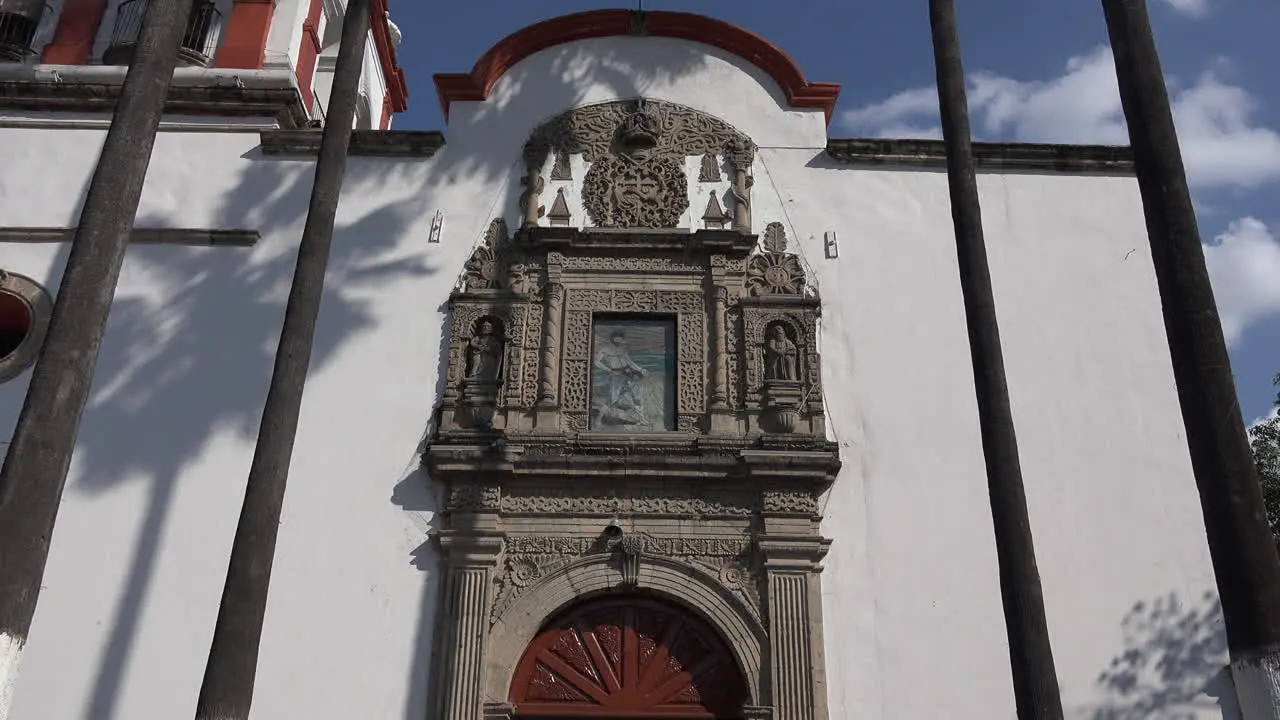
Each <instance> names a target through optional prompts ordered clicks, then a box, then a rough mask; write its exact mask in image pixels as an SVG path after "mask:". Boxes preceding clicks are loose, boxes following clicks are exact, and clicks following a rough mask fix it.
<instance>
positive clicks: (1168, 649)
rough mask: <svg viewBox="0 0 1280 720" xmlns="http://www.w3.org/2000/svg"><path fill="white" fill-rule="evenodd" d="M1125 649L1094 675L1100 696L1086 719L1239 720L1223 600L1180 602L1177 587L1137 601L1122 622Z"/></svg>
mask: <svg viewBox="0 0 1280 720" xmlns="http://www.w3.org/2000/svg"><path fill="white" fill-rule="evenodd" d="M1121 628H1122V630H1123V633H1124V640H1125V646H1126V649H1125V651H1124V652H1122V653H1121V654H1120V655H1117V656H1116V657H1114V658H1112V660H1111V663H1110V665H1109V666H1108V667H1107V668H1106V669H1105V670H1103V671H1102V672H1101V673H1099V674H1098V678H1097V686H1098V688H1099V689H1100V690H1101V691H1102V693H1103V695H1104V696H1105V698H1106V699H1105V700H1103V701H1102V702H1101V703H1099V704H1098V706H1097V707H1095V708H1093V709H1092V710H1090V711H1087V712H1086V713H1083V714H1082V715H1081V717H1085V718H1088V720H1152V719H1153V718H1160V719H1161V720H1200V718H1206V717H1215V718H1216V717H1222V718H1225V719H1226V720H1236V719H1237V718H1239V717H1240V709H1239V707H1238V705H1237V704H1236V696H1235V686H1234V684H1233V683H1232V681H1231V675H1230V670H1229V668H1228V667H1227V665H1226V658H1227V645H1226V634H1225V632H1224V629H1223V619H1222V605H1221V603H1220V602H1219V601H1218V597H1217V595H1216V594H1215V593H1212V592H1206V593H1205V594H1204V595H1202V596H1201V597H1200V598H1199V599H1197V600H1192V601H1189V602H1188V601H1183V600H1181V599H1180V598H1179V597H1178V596H1177V595H1176V594H1175V593H1169V594H1168V595H1165V596H1162V597H1157V598H1155V599H1152V600H1149V601H1139V602H1137V603H1134V605H1133V607H1132V608H1131V609H1130V610H1129V612H1128V613H1127V614H1126V615H1125V617H1124V619H1123V620H1122V621H1121Z"/></svg>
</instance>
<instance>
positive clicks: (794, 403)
mask: <svg viewBox="0 0 1280 720" xmlns="http://www.w3.org/2000/svg"><path fill="white" fill-rule="evenodd" d="M761 349H762V351H763V355H764V386H763V387H762V388H761V390H762V393H761V396H762V399H763V401H764V408H765V410H766V412H765V413H764V415H763V416H762V417H761V421H762V422H763V423H764V426H765V428H766V429H767V430H769V431H770V432H778V433H791V432H795V430H796V427H797V426H798V425H799V422H800V403H801V398H802V396H803V390H804V388H803V385H802V383H801V382H800V372H799V371H800V349H799V347H798V346H797V345H796V343H795V340H793V339H792V337H791V334H790V333H789V332H788V328H787V324H786V323H784V322H773V323H770V324H769V326H768V328H766V330H765V336H764V347H763V348H761Z"/></svg>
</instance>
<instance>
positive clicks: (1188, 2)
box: [1164, 0, 1213, 18]
mask: <svg viewBox="0 0 1280 720" xmlns="http://www.w3.org/2000/svg"><path fill="white" fill-rule="evenodd" d="M1164 4H1165V5H1168V6H1169V7H1171V8H1173V10H1174V11H1175V12H1177V13H1178V14H1180V15H1186V16H1187V17H1191V18H1205V17H1208V16H1209V13H1211V12H1213V0H1164Z"/></svg>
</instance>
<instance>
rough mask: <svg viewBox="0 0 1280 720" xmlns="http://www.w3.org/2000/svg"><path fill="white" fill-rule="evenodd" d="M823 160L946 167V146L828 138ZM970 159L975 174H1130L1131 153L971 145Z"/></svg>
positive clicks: (929, 142)
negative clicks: (1032, 172)
mask: <svg viewBox="0 0 1280 720" xmlns="http://www.w3.org/2000/svg"><path fill="white" fill-rule="evenodd" d="M827 154H828V155H830V156H831V157H832V158H834V159H836V160H838V161H840V162H844V163H849V164H853V165H887V166H906V167H930V168H934V167H936V168H945V167H946V165H947V154H946V145H945V144H944V143H943V142H942V141H941V140H887V139H876V138H831V139H829V140H827ZM973 155H974V161H975V163H976V164H977V166H978V169H979V170H1031V171H1042V172H1064V173H1071V172H1111V173H1124V174H1131V173H1132V172H1133V153H1132V152H1131V151H1130V149H1129V148H1128V147H1123V146H1113V145H1061V144H1047V143H988V142H975V143H974V144H973Z"/></svg>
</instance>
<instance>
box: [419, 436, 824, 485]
mask: <svg viewBox="0 0 1280 720" xmlns="http://www.w3.org/2000/svg"><path fill="white" fill-rule="evenodd" d="M422 461H423V464H424V465H425V466H426V467H427V468H428V471H429V472H430V474H431V476H432V477H436V478H440V479H445V478H447V477H453V476H464V477H471V476H475V475H476V474H477V473H481V474H483V475H484V476H485V477H489V478H491V479H493V480H494V481H495V482H498V481H503V482H510V481H511V480H512V479H514V478H525V479H531V478H542V479H551V478H557V477H573V478H584V477H602V478H603V477H613V476H614V475H616V473H618V472H619V471H620V470H625V473H626V475H627V476H628V477H635V478H646V477H649V478H662V477H682V478H698V479H700V480H702V481H707V480H729V479H739V480H741V479H746V478H755V479H757V480H764V479H769V480H771V481H778V482H783V483H785V484H799V485H806V484H812V485H815V486H819V487H822V486H825V485H827V484H829V483H831V482H832V481H834V480H835V477H836V474H837V473H838V472H839V469H840V464H841V463H840V459H839V455H838V452H837V447H836V445H835V443H832V442H830V441H828V440H826V439H825V438H821V437H813V436H799V435H767V436H761V437H756V438H751V439H748V438H717V437H707V436H690V435H687V434H682V433H652V434H645V435H608V434H603V433H580V434H577V435H576V436H558V437H548V436H545V435H522V434H517V433H509V434H507V435H506V436H505V437H503V436H500V435H498V434H489V433H474V432H470V431H461V432H452V433H443V434H442V436H441V437H439V438H437V440H436V442H434V443H433V444H432V445H430V446H428V448H427V449H426V451H425V452H424V453H423V457H422Z"/></svg>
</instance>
